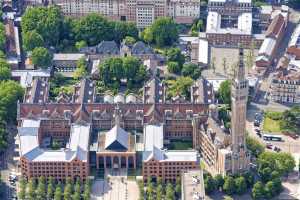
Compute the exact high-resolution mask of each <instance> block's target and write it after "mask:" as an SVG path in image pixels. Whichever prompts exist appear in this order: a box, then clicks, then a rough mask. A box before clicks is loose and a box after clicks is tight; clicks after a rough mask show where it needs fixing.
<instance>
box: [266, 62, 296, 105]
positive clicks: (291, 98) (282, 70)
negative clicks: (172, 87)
mask: <svg viewBox="0 0 300 200" xmlns="http://www.w3.org/2000/svg"><path fill="white" fill-rule="evenodd" d="M282 59H284V60H285V62H281V65H280V67H279V68H278V69H277V72H276V73H275V74H274V75H273V77H272V82H271V92H270V96H271V100H272V101H276V102H279V103H300V60H295V59H292V60H289V59H288V58H286V57H283V58H282Z"/></svg>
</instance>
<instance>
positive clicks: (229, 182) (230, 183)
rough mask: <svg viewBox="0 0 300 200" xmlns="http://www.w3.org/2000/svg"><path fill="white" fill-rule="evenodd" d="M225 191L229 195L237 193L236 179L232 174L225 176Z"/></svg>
mask: <svg viewBox="0 0 300 200" xmlns="http://www.w3.org/2000/svg"><path fill="white" fill-rule="evenodd" d="M223 191H224V192H225V193H226V194H229V195H231V194H234V193H235V181H234V178H233V177H231V176H227V177H225V181H224V185H223Z"/></svg>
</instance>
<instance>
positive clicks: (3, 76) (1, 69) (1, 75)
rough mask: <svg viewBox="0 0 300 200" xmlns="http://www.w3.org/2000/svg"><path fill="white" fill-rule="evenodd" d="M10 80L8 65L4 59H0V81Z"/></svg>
mask: <svg viewBox="0 0 300 200" xmlns="http://www.w3.org/2000/svg"><path fill="white" fill-rule="evenodd" d="M10 78H11V70H10V65H9V64H8V63H7V62H6V60H5V59H2V58H0V81H6V80H9V79H10Z"/></svg>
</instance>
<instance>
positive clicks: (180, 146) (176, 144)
mask: <svg viewBox="0 0 300 200" xmlns="http://www.w3.org/2000/svg"><path fill="white" fill-rule="evenodd" d="M192 148H193V142H192V141H171V144H170V147H169V149H170V150H188V149H192Z"/></svg>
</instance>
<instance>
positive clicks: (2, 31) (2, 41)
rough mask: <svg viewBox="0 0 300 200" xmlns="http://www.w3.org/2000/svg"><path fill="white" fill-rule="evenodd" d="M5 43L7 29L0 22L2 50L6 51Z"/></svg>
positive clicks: (0, 45) (0, 47) (0, 44)
mask: <svg viewBox="0 0 300 200" xmlns="http://www.w3.org/2000/svg"><path fill="white" fill-rule="evenodd" d="M5 42H6V37H5V27H4V24H3V23H2V22H0V50H4V47H5Z"/></svg>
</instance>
